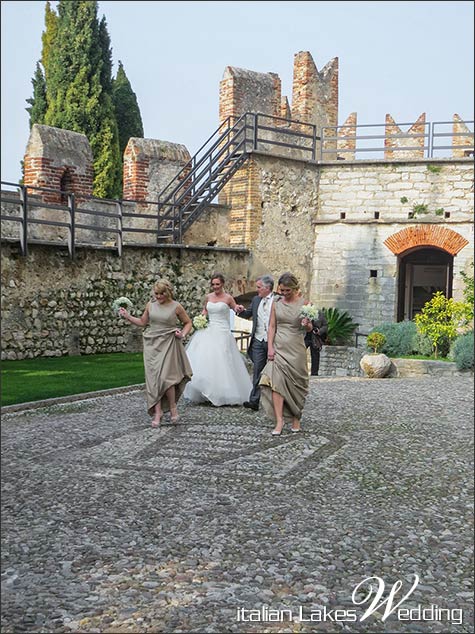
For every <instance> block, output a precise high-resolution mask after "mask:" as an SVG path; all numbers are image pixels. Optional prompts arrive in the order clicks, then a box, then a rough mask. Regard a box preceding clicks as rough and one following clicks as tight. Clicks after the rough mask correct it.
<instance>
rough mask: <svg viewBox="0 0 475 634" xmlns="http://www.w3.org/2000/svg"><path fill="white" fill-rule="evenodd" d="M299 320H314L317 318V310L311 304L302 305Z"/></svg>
mask: <svg viewBox="0 0 475 634" xmlns="http://www.w3.org/2000/svg"><path fill="white" fill-rule="evenodd" d="M299 316H300V319H305V318H307V319H310V320H312V319H316V318H317V317H318V308H317V307H316V306H314V305H313V304H304V305H303V306H302V308H301V309H300V315H299Z"/></svg>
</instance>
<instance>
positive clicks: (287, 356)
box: [259, 299, 308, 421]
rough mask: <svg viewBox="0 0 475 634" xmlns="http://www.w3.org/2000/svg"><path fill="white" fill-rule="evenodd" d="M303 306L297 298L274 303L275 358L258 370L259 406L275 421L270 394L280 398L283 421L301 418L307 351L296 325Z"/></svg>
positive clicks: (306, 382)
mask: <svg viewBox="0 0 475 634" xmlns="http://www.w3.org/2000/svg"><path fill="white" fill-rule="evenodd" d="M303 304H304V300H303V299H299V300H298V301H297V302H295V303H294V304H284V302H283V301H282V300H281V299H278V300H276V301H274V306H275V318H276V333H275V338H274V349H275V356H274V360H273V361H268V362H267V365H266V366H265V368H264V369H263V371H262V375H261V380H260V382H259V384H260V386H261V403H262V406H263V407H264V411H265V412H266V414H267V415H268V416H269V417H270V418H272V420H274V421H275V420H276V419H275V413H274V406H273V404H272V392H273V391H275V392H278V393H279V394H281V395H282V396H283V397H284V419H287V420H289V419H291V418H297V419H298V420H300V418H301V417H302V410H303V408H304V405H305V398H306V396H307V393H308V367H307V351H306V348H305V342H304V334H305V332H304V331H303V330H302V326H301V325H300V322H301V318H300V316H299V315H300V310H301V308H302V306H303Z"/></svg>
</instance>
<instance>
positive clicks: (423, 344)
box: [414, 332, 450, 357]
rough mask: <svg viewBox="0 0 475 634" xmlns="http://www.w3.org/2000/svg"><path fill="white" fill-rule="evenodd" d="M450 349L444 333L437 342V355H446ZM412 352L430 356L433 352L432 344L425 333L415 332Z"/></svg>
mask: <svg viewBox="0 0 475 634" xmlns="http://www.w3.org/2000/svg"><path fill="white" fill-rule="evenodd" d="M449 351H450V340H449V338H448V337H447V336H446V335H442V336H441V338H440V339H439V344H438V356H439V357H447V356H448V354H449ZM414 352H415V353H416V354H421V355H423V356H424V357H432V356H433V354H434V346H433V345H432V341H431V340H430V339H429V337H428V336H427V335H423V334H422V333H420V332H418V333H416V337H415V340H414Z"/></svg>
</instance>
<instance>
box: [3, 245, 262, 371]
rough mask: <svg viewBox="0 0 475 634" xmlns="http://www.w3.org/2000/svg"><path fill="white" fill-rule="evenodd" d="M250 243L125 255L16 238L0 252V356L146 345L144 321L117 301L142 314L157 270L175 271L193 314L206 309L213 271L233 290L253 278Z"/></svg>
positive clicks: (179, 295)
mask: <svg viewBox="0 0 475 634" xmlns="http://www.w3.org/2000/svg"><path fill="white" fill-rule="evenodd" d="M248 257H249V255H248V252H247V251H246V250H219V249H177V248H175V249H173V248H165V247H164V248H161V249H157V248H155V249H151V248H148V249H147V248H134V247H131V248H125V249H124V252H123V255H122V257H121V258H119V257H118V256H117V255H116V254H115V253H112V252H110V251H105V250H99V249H91V248H89V249H79V250H78V251H77V259H76V261H71V260H70V259H69V257H68V254H67V251H66V250H64V249H59V248H58V247H54V246H53V247H51V246H39V245H30V253H29V255H28V257H27V258H24V257H22V256H20V255H19V253H18V248H17V246H16V245H15V246H13V245H9V244H3V245H2V254H1V264H2V269H1V282H2V284H1V287H2V291H1V293H2V297H1V299H2V359H24V358H32V357H37V356H62V355H67V354H98V353H106V352H125V351H127V352H134V351H139V350H141V345H142V338H141V329H140V328H136V327H134V326H131V325H130V324H128V323H125V322H124V321H123V320H121V319H119V318H118V317H117V316H116V315H115V314H114V313H113V312H112V308H111V306H112V302H113V301H114V299H116V298H117V297H121V296H126V297H128V298H129V299H131V300H132V302H133V304H134V307H135V309H134V313H135V315H137V316H140V315H141V314H142V311H143V309H144V308H145V305H146V303H147V301H148V300H149V298H150V296H151V290H152V286H153V283H154V282H155V281H156V279H157V278H158V277H165V278H167V279H169V280H170V281H171V282H172V283H173V285H174V287H175V296H176V299H177V300H178V301H180V302H181V303H182V304H183V306H184V307H185V309H186V310H187V312H188V314H189V315H190V317H191V316H193V315H195V314H198V313H200V312H201V310H202V307H203V300H204V297H205V295H206V293H208V292H209V290H210V288H209V280H210V277H211V275H212V274H213V272H215V271H220V272H222V273H223V274H224V276H225V278H226V280H227V283H226V289H227V290H228V291H229V292H230V293H232V294H233V295H235V296H238V295H241V294H243V293H246V292H248V291H250V290H252V289H253V288H254V285H252V286H249V284H248V283H247V279H248V274H249V272H248Z"/></svg>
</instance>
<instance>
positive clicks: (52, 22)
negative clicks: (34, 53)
mask: <svg viewBox="0 0 475 634" xmlns="http://www.w3.org/2000/svg"><path fill="white" fill-rule="evenodd" d="M57 30H58V16H57V15H56V13H55V11H54V10H53V9H52V8H51V5H50V3H49V2H47V3H46V7H45V30H44V31H43V33H42V35H41V42H42V48H41V63H42V65H43V72H44V73H45V81H46V82H47V81H48V69H49V55H50V51H51V48H52V46H53V42H54V38H55V37H56V31H57Z"/></svg>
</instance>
